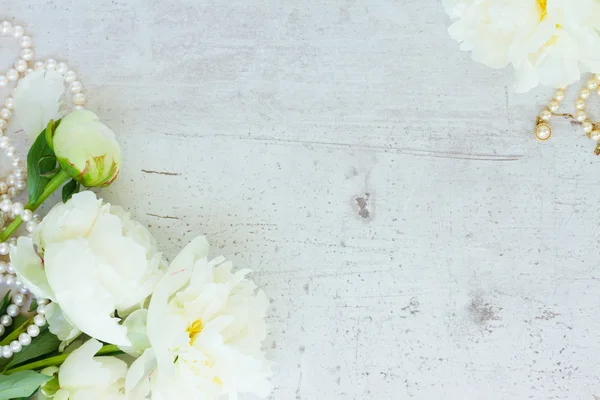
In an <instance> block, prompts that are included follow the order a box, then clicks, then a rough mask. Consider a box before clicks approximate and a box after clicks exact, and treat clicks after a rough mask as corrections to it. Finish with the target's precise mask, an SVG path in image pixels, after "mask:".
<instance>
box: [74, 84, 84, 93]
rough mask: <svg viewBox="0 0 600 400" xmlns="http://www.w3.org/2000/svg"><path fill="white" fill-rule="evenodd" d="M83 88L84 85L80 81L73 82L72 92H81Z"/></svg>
mask: <svg viewBox="0 0 600 400" xmlns="http://www.w3.org/2000/svg"><path fill="white" fill-rule="evenodd" d="M82 89H83V85H82V84H81V82H79V81H75V82H73V83H71V93H79V92H81V90H82Z"/></svg>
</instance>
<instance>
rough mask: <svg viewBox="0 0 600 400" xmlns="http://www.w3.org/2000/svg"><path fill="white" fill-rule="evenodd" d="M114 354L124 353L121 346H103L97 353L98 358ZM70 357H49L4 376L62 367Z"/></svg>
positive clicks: (13, 369)
mask: <svg viewBox="0 0 600 400" xmlns="http://www.w3.org/2000/svg"><path fill="white" fill-rule="evenodd" d="M113 353H122V352H121V350H119V346H116V345H114V344H107V345H104V346H102V348H101V349H100V350H98V352H97V353H96V356H102V355H106V354H113ZM68 356H69V354H67V353H63V354H60V355H58V356H54V357H49V358H46V359H43V360H39V361H34V362H32V363H29V364H25V365H21V366H20V367H16V368H11V369H9V370H6V371H4V372H3V374H4V375H10V374H14V373H15V372H19V371H29V370H31V371H34V370H39V369H43V368H46V367H53V366H56V365H61V364H62V363H63V362H64V361H65V360H66V358H67V357H68Z"/></svg>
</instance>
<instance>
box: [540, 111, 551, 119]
mask: <svg viewBox="0 0 600 400" xmlns="http://www.w3.org/2000/svg"><path fill="white" fill-rule="evenodd" d="M551 117H552V113H551V112H550V111H549V110H544V111H542V113H541V114H540V118H541V119H542V120H543V121H548V120H549V119H550V118H551Z"/></svg>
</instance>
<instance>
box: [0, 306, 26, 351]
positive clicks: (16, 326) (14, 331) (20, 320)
mask: <svg viewBox="0 0 600 400" xmlns="http://www.w3.org/2000/svg"><path fill="white" fill-rule="evenodd" d="M33 317H34V315H24V314H19V315H17V316H16V317H14V318H13V323H12V325H11V326H10V328H9V329H7V330H6V333H7V335H6V336H5V337H4V338H3V339H2V340H0V346H6V345H7V344H10V342H12V341H13V340H17V339H18V338H19V335H20V334H21V333H23V332H25V331H27V327H28V326H29V325H31V324H32V323H33Z"/></svg>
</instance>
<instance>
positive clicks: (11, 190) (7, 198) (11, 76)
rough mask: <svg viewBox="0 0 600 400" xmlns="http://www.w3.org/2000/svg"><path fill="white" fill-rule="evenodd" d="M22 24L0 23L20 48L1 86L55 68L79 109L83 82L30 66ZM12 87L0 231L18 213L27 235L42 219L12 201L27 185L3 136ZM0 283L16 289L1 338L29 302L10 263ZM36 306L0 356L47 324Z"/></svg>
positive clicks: (3, 266) (0, 140)
mask: <svg viewBox="0 0 600 400" xmlns="http://www.w3.org/2000/svg"><path fill="white" fill-rule="evenodd" d="M24 31H25V30H24V28H23V27H22V26H19V25H17V26H14V27H13V26H12V24H11V23H10V22H8V21H2V22H0V35H4V36H9V35H12V36H13V37H14V38H15V39H18V40H19V42H20V45H21V47H22V50H21V52H20V58H19V59H18V60H17V61H16V62H15V63H14V68H11V69H9V70H8V72H7V73H6V74H4V75H0V88H1V87H6V86H8V84H9V82H15V83H16V84H18V82H19V80H20V79H21V78H22V77H23V76H26V75H27V74H29V73H31V72H33V71H34V70H41V69H46V70H50V69H53V70H56V71H57V72H58V73H60V74H61V75H63V76H64V80H65V82H66V83H68V84H69V90H70V92H71V94H72V95H73V97H72V99H73V105H74V106H73V109H74V110H82V109H84V105H85V103H86V97H85V95H84V94H83V85H82V84H81V82H80V81H78V80H77V74H76V73H75V71H73V70H71V69H69V66H68V65H67V64H66V63H64V62H57V61H56V60H54V59H48V60H46V61H45V62H43V61H38V62H35V63H34V64H33V67H31V66H30V64H31V62H32V60H33V55H34V53H33V50H32V49H31V47H32V44H33V43H32V40H31V37H29V36H26V35H24ZM13 95H14V89H13V90H11V94H10V95H9V96H8V97H7V98H6V99H5V100H4V107H2V108H0V149H2V150H5V153H6V155H7V156H8V157H10V158H12V165H13V167H15V170H14V171H13V172H12V173H11V174H10V175H8V177H7V178H6V179H5V180H0V230H1V229H3V228H4V226H5V224H6V222H7V219H9V220H12V219H14V218H16V217H17V216H19V215H20V216H21V218H22V219H23V222H25V223H26V229H27V231H28V232H29V236H31V234H32V233H33V231H34V230H35V229H36V227H37V225H38V223H39V222H40V220H41V218H40V216H38V215H37V214H34V213H33V212H32V211H31V210H26V209H25V206H24V205H23V203H21V202H13V199H14V198H15V197H16V196H17V195H18V194H19V192H20V191H22V190H24V189H25V188H26V186H27V184H26V179H27V171H26V170H25V168H24V166H23V162H22V160H21V159H20V158H19V157H17V156H16V149H15V148H14V147H13V146H12V144H11V140H10V138H8V137H7V136H4V132H5V130H6V128H7V126H8V121H9V119H10V117H12V110H13V109H14V96H13ZM14 245H16V238H14V237H12V238H10V239H9V240H8V241H6V242H2V243H0V256H6V255H8V254H9V253H10V246H14ZM0 283H4V284H6V285H7V286H9V287H11V289H13V288H14V289H15V290H16V294H14V295H13V296H12V303H11V304H10V305H9V306H8V308H7V310H6V314H4V315H2V316H0V337H1V336H2V335H4V333H5V331H6V328H7V327H9V326H11V325H12V323H13V318H14V317H16V316H17V315H19V313H20V312H21V307H22V306H24V305H26V304H27V303H28V301H29V295H30V294H31V293H30V292H29V289H28V288H27V287H26V286H25V285H24V284H23V283H22V282H21V281H20V280H19V278H17V277H16V274H15V270H14V268H13V267H12V266H11V264H10V263H7V262H4V261H0ZM36 301H37V304H38V307H37V310H36V315H35V316H34V317H33V323H32V324H31V325H29V326H28V327H27V332H23V333H21V334H20V335H19V337H18V338H17V340H13V341H12V342H11V343H10V344H9V345H6V346H2V347H1V348H0V358H11V357H12V356H13V355H14V354H15V353H18V352H19V351H21V350H22V349H23V348H24V347H25V346H28V345H29V344H31V342H32V338H35V337H36V336H38V335H39V334H40V328H41V327H43V326H45V325H46V318H45V316H44V314H45V307H46V305H47V304H48V303H49V300H47V299H42V298H38V299H36Z"/></svg>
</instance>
